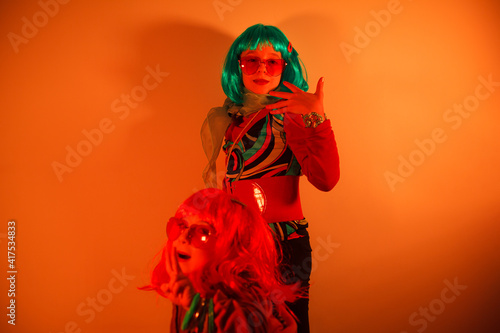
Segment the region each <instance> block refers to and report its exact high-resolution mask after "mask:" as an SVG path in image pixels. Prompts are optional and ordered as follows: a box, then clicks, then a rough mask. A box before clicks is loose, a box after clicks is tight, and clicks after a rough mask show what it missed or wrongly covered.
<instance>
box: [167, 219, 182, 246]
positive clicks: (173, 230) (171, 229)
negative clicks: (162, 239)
mask: <svg viewBox="0 0 500 333" xmlns="http://www.w3.org/2000/svg"><path fill="white" fill-rule="evenodd" d="M181 224H182V222H181V220H179V219H177V218H175V217H171V218H170V220H168V223H167V237H168V239H169V240H171V241H174V240H176V239H177V238H179V236H180V235H181Z"/></svg>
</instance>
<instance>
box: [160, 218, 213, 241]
mask: <svg viewBox="0 0 500 333" xmlns="http://www.w3.org/2000/svg"><path fill="white" fill-rule="evenodd" d="M186 229H188V232H187V235H186V240H187V241H188V242H189V243H190V244H191V245H193V246H194V247H196V248H205V247H207V246H209V245H210V244H211V243H213V241H214V240H215V229H214V227H212V226H211V225H209V224H191V225H190V226H189V227H188V226H187V225H186V222H184V221H183V220H182V219H178V218H176V217H171V218H170V219H169V220H168V222H167V236H168V239H169V240H170V241H172V242H173V241H174V240H176V239H177V238H179V236H180V235H181V234H182V233H183V232H184V230H186Z"/></svg>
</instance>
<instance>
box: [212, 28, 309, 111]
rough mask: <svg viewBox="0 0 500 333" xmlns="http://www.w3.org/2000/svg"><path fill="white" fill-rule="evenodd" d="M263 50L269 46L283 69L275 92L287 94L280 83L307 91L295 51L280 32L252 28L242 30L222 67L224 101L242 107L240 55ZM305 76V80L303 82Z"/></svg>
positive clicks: (275, 29)
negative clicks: (226, 100)
mask: <svg viewBox="0 0 500 333" xmlns="http://www.w3.org/2000/svg"><path fill="white" fill-rule="evenodd" d="M263 46H272V47H273V48H274V50H275V51H276V52H280V53H281V56H282V58H283V59H285V61H286V63H287V66H286V67H285V70H284V71H283V73H282V74H281V81H280V85H279V86H278V88H277V89H276V90H280V91H288V92H289V91H290V90H289V89H288V88H287V87H285V86H284V85H283V81H287V82H290V83H292V84H294V85H296V86H297V87H299V88H300V89H302V90H304V91H307V90H308V89H309V85H308V84H307V73H306V71H305V68H304V70H303V65H302V61H301V60H300V59H299V54H298V53H297V51H296V50H295V48H293V47H291V44H290V42H289V40H288V38H287V37H286V36H285V34H284V33H283V32H281V30H280V29H278V28H276V27H274V26H271V25H263V24H260V23H259V24H256V25H253V26H251V27H249V28H248V29H246V30H245V31H244V32H243V33H242V34H241V35H240V36H239V37H238V38H236V40H235V41H234V42H233V45H231V47H230V48H229V52H228V53H227V56H226V60H225V62H224V67H223V69H222V78H221V82H222V89H223V90H224V93H225V94H226V96H227V97H229V98H230V99H231V100H232V101H233V102H235V103H237V104H241V103H243V79H242V77H241V68H240V66H239V63H238V59H239V57H240V55H241V53H242V52H243V51H246V50H255V49H257V48H262V47H263ZM304 74H305V78H304Z"/></svg>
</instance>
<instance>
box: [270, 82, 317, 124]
mask: <svg viewBox="0 0 500 333" xmlns="http://www.w3.org/2000/svg"><path fill="white" fill-rule="evenodd" d="M324 83H325V80H324V78H320V79H319V80H318V84H317V86H316V92H315V93H314V94H311V93H308V92H305V91H303V90H302V89H300V88H298V87H297V86H295V85H293V84H291V83H290V82H286V81H284V82H283V84H284V85H285V86H286V87H287V88H289V89H290V90H291V91H292V92H291V93H289V92H284V91H270V92H269V95H271V96H276V97H280V98H283V100H280V101H278V102H276V103H274V104H269V105H267V106H266V108H267V109H271V110H272V111H271V112H270V113H271V114H280V113H285V112H289V113H296V114H307V113H311V112H316V113H318V114H319V115H321V116H322V117H323V116H324V114H325V111H324V108H323V85H324Z"/></svg>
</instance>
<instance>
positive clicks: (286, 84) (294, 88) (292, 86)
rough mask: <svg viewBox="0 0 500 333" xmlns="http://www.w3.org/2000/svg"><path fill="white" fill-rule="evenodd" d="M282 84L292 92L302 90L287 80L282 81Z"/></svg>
mask: <svg viewBox="0 0 500 333" xmlns="http://www.w3.org/2000/svg"><path fill="white" fill-rule="evenodd" d="M283 84H284V85H285V87H287V88H288V89H290V90H291V91H292V92H299V91H303V90H302V89H300V88H299V87H297V86H296V85H294V84H293V83H290V82H287V81H283Z"/></svg>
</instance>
